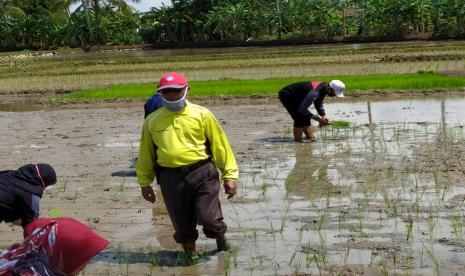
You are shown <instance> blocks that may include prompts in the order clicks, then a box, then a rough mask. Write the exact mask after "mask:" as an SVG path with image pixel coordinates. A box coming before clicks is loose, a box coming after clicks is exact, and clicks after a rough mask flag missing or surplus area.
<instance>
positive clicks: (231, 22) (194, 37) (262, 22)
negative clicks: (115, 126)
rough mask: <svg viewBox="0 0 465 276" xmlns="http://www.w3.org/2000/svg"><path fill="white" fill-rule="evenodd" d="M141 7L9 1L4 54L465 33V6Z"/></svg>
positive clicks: (218, 2)
mask: <svg viewBox="0 0 465 276" xmlns="http://www.w3.org/2000/svg"><path fill="white" fill-rule="evenodd" d="M139 1H140V0H131V1H125V0H1V1H0V49H2V50H15V49H38V48H56V47H82V48H84V49H87V48H89V47H91V46H93V45H121V44H140V43H164V42H171V43H179V42H202V41H250V40H280V39H286V40H305V39H313V38H331V37H357V36H362V37H363V36H391V37H398V38H402V37H404V36H406V35H409V34H413V33H426V34H431V35H432V36H435V35H437V36H447V37H456V36H462V35H464V34H465V0H171V3H170V4H169V5H162V6H161V7H157V8H152V9H151V10H150V11H148V12H143V13H140V12H136V11H135V10H134V9H133V8H131V6H130V4H132V3H133V2H139ZM71 7H73V9H72V10H71Z"/></svg>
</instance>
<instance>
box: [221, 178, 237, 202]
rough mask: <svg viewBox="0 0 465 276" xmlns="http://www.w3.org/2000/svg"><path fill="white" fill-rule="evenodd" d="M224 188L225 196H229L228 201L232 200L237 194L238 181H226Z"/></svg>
mask: <svg viewBox="0 0 465 276" xmlns="http://www.w3.org/2000/svg"><path fill="white" fill-rule="evenodd" d="M223 186H224V192H225V194H227V195H228V199H231V198H232V197H233V196H234V195H235V194H236V189H237V182H236V180H225V181H224V184H223Z"/></svg>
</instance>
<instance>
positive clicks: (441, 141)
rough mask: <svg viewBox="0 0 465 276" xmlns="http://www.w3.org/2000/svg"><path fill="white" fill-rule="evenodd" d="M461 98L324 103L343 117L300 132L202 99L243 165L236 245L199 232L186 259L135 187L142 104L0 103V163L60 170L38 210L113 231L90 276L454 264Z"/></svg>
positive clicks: (278, 110)
mask: <svg viewBox="0 0 465 276" xmlns="http://www.w3.org/2000/svg"><path fill="white" fill-rule="evenodd" d="M464 106H465V97H464V96H460V95H459V96H457V95H456V96H441V97H431V96H428V97H422V98H418V97H415V98H404V99H399V98H397V99H390V100H389V99H383V100H379V99H373V100H370V101H367V100H366V99H365V100H357V101H344V100H342V101H337V102H335V101H332V102H331V103H328V104H326V105H325V107H326V111H327V113H328V117H329V118H330V119H334V120H345V121H349V122H351V124H352V125H351V127H349V128H335V127H326V128H322V129H318V130H317V131H316V135H317V137H318V140H317V141H316V142H312V143H303V144H295V143H293V142H292V139H291V135H292V134H291V132H292V129H291V120H290V117H289V115H288V114H287V113H286V111H285V109H284V108H283V107H282V106H280V105H279V104H278V103H277V102H276V103H271V104H266V105H245V104H242V105H214V106H213V105H212V106H209V108H210V109H211V110H212V111H213V113H214V114H215V116H216V117H217V119H218V120H219V122H220V123H221V124H222V126H223V128H224V130H225V131H226V133H227V134H228V137H229V140H230V143H231V145H232V147H233V150H234V152H235V153H236V158H237V161H238V164H239V167H240V170H241V173H240V181H239V188H238V194H237V195H236V197H235V199H234V200H232V201H227V200H226V197H225V195H221V202H222V207H223V213H224V217H225V221H226V223H227V224H228V232H227V234H228V236H229V238H230V240H231V242H232V244H233V249H232V250H231V251H230V252H228V253H216V252H215V248H216V246H215V243H214V241H213V240H207V239H206V238H205V237H204V236H203V234H201V235H200V238H199V240H198V248H199V250H200V252H201V253H202V257H201V258H200V259H199V260H198V263H197V264H196V265H194V266H189V265H187V264H186V262H185V260H184V259H183V257H182V254H180V252H181V247H180V246H178V245H176V244H175V242H174V241H173V238H172V228H171V223H170V221H169V218H168V217H167V213H166V210H165V208H164V206H163V203H162V202H161V195H160V194H158V201H157V202H156V203H155V204H154V205H152V204H149V203H146V202H145V201H144V200H143V199H142V198H141V196H140V191H139V187H138V185H137V182H136V178H135V172H134V158H135V157H137V152H138V145H139V144H138V143H139V136H140V129H141V125H142V120H143V110H142V104H141V103H134V104H130V105H129V106H126V107H105V108H103V107H99V106H94V108H86V109H77V108H66V109H58V110H52V111H50V110H34V111H28V112H18V111H1V112H0V127H1V128H2V129H3V130H4V133H5V134H4V135H2V136H1V137H0V143H1V144H2V148H1V149H0V165H1V167H2V168H3V169H14V168H16V167H18V166H20V165H22V164H24V163H29V162H48V163H50V164H52V165H53V166H54V167H55V168H56V169H57V174H58V183H57V184H56V185H55V186H53V187H51V188H50V189H47V192H46V194H45V195H44V199H43V201H42V214H43V215H45V216H46V215H49V214H59V215H61V216H71V217H74V218H76V219H78V220H80V221H82V222H84V223H87V224H88V225H90V226H91V227H92V228H93V229H95V230H96V231H97V232H99V233H100V234H102V235H103V236H105V237H106V238H108V239H109V240H110V241H111V244H110V246H109V247H108V248H107V249H106V250H105V251H104V252H103V253H102V254H100V255H99V256H97V257H96V258H94V260H93V261H92V263H91V264H90V265H88V266H87V267H86V269H85V272H84V273H83V274H86V275H119V274H120V275H173V274H177V275H182V274H189V275H198V274H201V275H220V274H231V275H275V274H277V275H289V274H344V275H356V274H362V273H365V274H370V275H373V274H374V275H386V274H413V275H434V274H441V275H454V274H456V275H460V274H462V271H463V269H464V268H465V264H464V262H463V260H464V259H465V239H464V235H465V233H464V229H463V228H464V218H463V212H464V206H463V205H464V203H465V147H464V146H463V145H464V141H465V133H464V131H465V130H464V126H465V112H464V111H463V107H464ZM5 109H6V107H5ZM21 111H24V110H21ZM157 189H158V188H157ZM0 231H1V233H2V235H0V248H5V247H7V246H8V245H11V244H12V243H13V242H16V241H19V240H20V239H21V229H20V228H18V227H12V226H8V225H6V224H1V225H0Z"/></svg>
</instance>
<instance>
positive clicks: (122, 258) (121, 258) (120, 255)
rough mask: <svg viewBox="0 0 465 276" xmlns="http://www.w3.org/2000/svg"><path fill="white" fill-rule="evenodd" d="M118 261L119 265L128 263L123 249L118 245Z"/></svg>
mask: <svg viewBox="0 0 465 276" xmlns="http://www.w3.org/2000/svg"><path fill="white" fill-rule="evenodd" d="M116 259H117V260H118V264H122V263H123V262H125V261H126V255H125V254H124V252H123V247H122V246H121V245H118V247H117V249H116Z"/></svg>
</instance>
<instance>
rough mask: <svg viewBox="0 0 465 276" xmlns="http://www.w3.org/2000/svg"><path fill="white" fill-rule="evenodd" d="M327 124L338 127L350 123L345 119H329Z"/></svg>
mask: <svg viewBox="0 0 465 276" xmlns="http://www.w3.org/2000/svg"><path fill="white" fill-rule="evenodd" d="M329 124H330V125H331V126H332V127H339V128H348V127H350V126H351V123H350V122H347V121H337V120H335V121H330V122H329Z"/></svg>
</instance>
